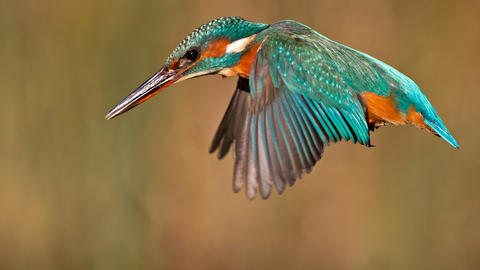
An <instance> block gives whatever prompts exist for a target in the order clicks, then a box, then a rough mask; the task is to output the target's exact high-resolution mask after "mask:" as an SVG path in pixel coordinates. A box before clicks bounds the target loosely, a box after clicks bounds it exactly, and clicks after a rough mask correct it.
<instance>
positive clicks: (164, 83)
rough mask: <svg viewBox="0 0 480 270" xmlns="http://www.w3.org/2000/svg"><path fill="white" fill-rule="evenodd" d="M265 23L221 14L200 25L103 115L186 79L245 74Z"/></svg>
mask: <svg viewBox="0 0 480 270" xmlns="http://www.w3.org/2000/svg"><path fill="white" fill-rule="evenodd" d="M267 27H268V24H262V23H254V22H249V21H245V20H243V19H241V18H238V17H224V18H220V19H216V20H213V21H210V22H208V23H206V24H204V25H202V26H200V27H199V28H197V29H196V30H194V31H193V32H192V33H191V34H190V35H188V36H187V37H186V38H185V39H184V40H183V41H182V42H181V43H180V44H179V45H178V46H177V48H175V50H173V52H172V53H171V54H170V56H169V57H168V59H167V61H166V63H165V65H164V66H163V67H162V68H161V69H160V70H159V71H158V72H157V73H155V74H154V75H153V76H152V77H151V78H150V79H148V80H147V81H146V82H145V83H143V84H142V85H141V86H140V87H138V88H137V89H136V90H135V91H134V92H132V93H131V94H130V95H128V96H127V97H126V98H125V99H123V100H122V101H121V102H120V103H119V104H118V105H117V106H115V108H113V110H112V111H110V113H108V114H107V116H106V118H107V119H111V118H113V117H115V116H118V115H120V114H122V113H124V112H126V111H128V110H130V109H132V108H133V107H135V106H137V105H139V104H140V103H142V102H144V101H146V100H147V99H149V98H151V97H152V96H153V95H155V94H157V93H159V92H160V91H162V90H163V89H165V88H167V87H168V86H170V85H172V84H174V83H176V82H180V81H184V80H186V79H190V78H194V77H198V76H203V75H209V74H221V75H224V76H234V75H239V76H243V77H247V78H248V76H249V71H250V66H251V63H252V61H253V58H254V57H255V53H256V49H257V48H258V45H259V43H258V41H256V40H255V37H256V36H257V34H258V33H259V32H261V31H262V30H264V29H265V28H267Z"/></svg>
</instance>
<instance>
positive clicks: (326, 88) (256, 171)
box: [210, 33, 370, 198]
mask: <svg viewBox="0 0 480 270" xmlns="http://www.w3.org/2000/svg"><path fill="white" fill-rule="evenodd" d="M291 42H295V43H294V44H292V43H291ZM280 44H281V45H280ZM287 44H289V45H288V46H287ZM241 80H242V78H240V80H239V82H240V81H241ZM243 80H245V79H243ZM239 85H240V83H239ZM244 88H246V87H244ZM248 92H250V93H248ZM365 113H366V111H365V106H364V104H362V101H361V98H359V96H358V95H357V94H356V93H355V92H354V91H352V89H351V88H350V87H349V86H348V84H347V83H346V82H345V81H344V79H343V78H342V76H341V75H340V74H339V73H338V72H337V71H336V70H335V68H334V67H333V66H332V63H331V62H329V61H328V59H325V58H324V57H323V56H322V54H321V52H319V50H318V48H316V47H315V46H312V44H310V43H308V42H305V41H303V40H301V39H298V38H295V37H290V36H288V35H284V34H282V33H271V34H269V35H268V37H267V38H265V39H264V40H263V42H262V44H261V46H260V48H259V50H258V53H257V56H256V58H255V60H254V62H253V65H252V70H251V74H250V79H249V87H248V89H247V91H245V89H244V90H243V91H239V90H238V88H237V91H236V92H235V95H234V98H233V99H232V102H231V104H230V106H229V109H228V110H227V113H226V115H225V118H224V120H223V121H222V124H221V125H220V128H219V130H218V131H217V135H216V136H215V139H214V142H213V144H212V147H211V149H210V151H211V152H213V151H214V150H215V149H217V147H219V149H220V150H219V152H218V154H219V158H221V157H223V156H224V155H225V154H226V152H227V151H228V148H229V146H230V144H231V143H233V145H234V147H233V148H234V158H235V173H234V190H235V191H238V190H240V189H241V188H242V186H244V185H245V186H246V192H247V197H248V198H253V197H254V196H255V194H256V190H257V188H259V189H260V193H261V195H262V197H263V198H267V197H268V196H269V194H270V192H271V189H272V186H275V189H276V190H277V192H278V193H279V194H280V193H282V192H283V190H284V189H285V186H286V184H288V185H290V186H291V185H293V183H294V182H295V180H296V179H298V178H301V177H302V176H303V175H304V174H306V173H309V172H310V171H311V170H312V167H313V166H314V165H315V163H316V162H317V161H318V160H319V159H320V158H321V157H322V154H323V150H324V147H325V146H326V145H329V144H331V143H335V142H338V141H340V140H342V139H343V140H347V141H348V140H352V141H353V142H359V143H361V144H364V145H369V144H370V138H369V132H368V127H367V122H366V119H365ZM222 149H223V150H222ZM225 149H226V151H225Z"/></svg>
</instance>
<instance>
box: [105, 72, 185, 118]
mask: <svg viewBox="0 0 480 270" xmlns="http://www.w3.org/2000/svg"><path fill="white" fill-rule="evenodd" d="M177 74H178V73H176V72H174V71H170V72H169V71H168V70H167V68H165V67H163V68H162V69H160V70H159V71H158V72H157V73H155V75H153V76H152V77H151V78H150V79H148V80H147V81H146V82H144V83H143V84H142V85H140V87H138V88H137V90H135V91H133V92H132V93H131V94H130V95H128V96H127V97H126V98H124V99H123V100H122V101H120V103H118V104H117V106H115V108H113V109H112V110H111V111H110V112H109V113H108V114H107V116H105V118H107V119H112V118H114V117H116V116H118V115H120V114H122V113H124V112H127V111H129V110H131V109H133V108H134V107H135V106H137V105H139V104H140V103H142V102H144V101H146V100H147V99H149V98H151V97H153V96H154V95H155V94H157V93H159V92H160V91H162V90H163V89H165V88H167V87H168V86H170V85H172V84H173V83H174V82H175V81H177V80H178V79H179V77H180V76H175V75H177Z"/></svg>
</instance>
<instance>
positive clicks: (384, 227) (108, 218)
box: [0, 0, 480, 269]
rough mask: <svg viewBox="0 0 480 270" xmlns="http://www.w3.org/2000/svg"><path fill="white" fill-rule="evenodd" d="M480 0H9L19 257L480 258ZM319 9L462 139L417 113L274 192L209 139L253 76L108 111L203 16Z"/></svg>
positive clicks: (284, 263)
mask: <svg viewBox="0 0 480 270" xmlns="http://www.w3.org/2000/svg"><path fill="white" fill-rule="evenodd" d="M478 14H480V2H479V1H475V0H471V1H468V0H459V1H449V0H438V1H426V0H423V1H422V0H420V1H417V0H416V1H413V0H370V1H346V0H337V1H325V0H315V1H313V0H312V1H291V0H290V1H286V0H278V1H251V0H245V1H238V2H237V1H223V2H222V1H211V0H199V1H184V0H177V1H159V0H157V1H148V0H140V1H138V0H127V1H109V0H107V1H93V0H83V1H79V0H73V1H59V0H45V1H38V0H16V1H13V0H6V1H2V2H1V3H0V101H1V105H0V127H1V128H0V268H1V269H480V256H478V255H479V254H480V161H479V158H480V142H479V139H478V138H479V135H478V134H480V121H479V112H480V106H479V100H480V91H479V90H480V54H479V52H480V16H478ZM222 16H241V17H243V18H245V19H248V20H252V21H258V22H264V23H272V22H275V21H279V20H283V19H292V20H296V21H299V22H302V23H304V24H306V25H308V26H310V27H312V28H313V29H315V30H317V31H318V32H320V33H322V34H323V35H325V36H327V37H329V38H331V39H333V40H335V41H338V42H340V43H342V44H345V45H347V46H350V47H352V48H355V49H357V50H360V51H363V52H365V53H368V54H370V55H372V56H374V57H376V58H378V59H380V60H382V61H384V62H386V63H388V64H390V65H392V66H393V67H395V68H397V69H398V70H400V71H401V72H403V73H404V74H406V75H407V76H409V77H411V78H412V79H413V80H414V81H415V82H416V83H417V84H418V85H419V86H420V88H421V89H422V90H423V92H424V93H425V94H426V95H427V97H428V98H429V100H430V102H431V103H432V104H433V105H434V107H435V108H436V110H437V112H438V114H439V115H440V117H441V118H442V119H443V121H444V123H445V124H446V126H447V127H448V129H449V130H450V132H451V133H452V135H453V136H454V137H455V138H456V139H457V141H458V142H459V144H460V149H459V150H457V149H454V148H453V147H451V146H450V145H449V144H448V143H446V142H445V141H443V140H441V139H439V138H436V137H435V136H432V135H431V134H428V133H427V132H424V131H421V130H418V129H416V128H414V127H412V126H408V127H385V128H381V129H379V130H377V131H375V132H374V133H372V144H374V145H376V147H373V148H366V147H363V146H360V145H354V144H352V143H350V142H348V143H345V142H341V143H338V144H335V145H333V146H330V147H328V148H327V149H326V152H325V155H324V157H323V159H322V160H321V161H320V162H319V163H318V164H317V166H316V167H315V168H314V170H313V172H312V173H311V174H310V175H307V176H305V177H304V179H302V180H299V181H297V183H296V184H295V185H294V186H293V187H292V188H287V189H286V191H285V193H284V194H283V195H281V196H278V195H276V194H272V196H270V198H269V199H268V200H265V201H264V200H262V199H261V198H260V197H259V196H258V197H257V198H256V199H255V200H253V201H248V200H247V199H246V198H245V196H244V194H243V191H242V192H241V193H240V194H234V193H233V192H232V187H231V186H232V170H233V161H232V159H231V155H230V154H229V155H228V157H227V158H225V160H222V161H218V160H217V159H216V156H215V155H209V154H208V153H207V150H208V146H209V144H210V141H211V139H212V137H213V134H214V132H215V131H216V128H217V126H218V124H219V123H220V120H221V118H222V116H223V113H224V111H225V109H226V107H227V105H228V102H229V100H230V98H231V95H232V93H233V90H234V87H235V84H236V80H235V79H231V78H229V79H222V78H221V77H220V76H207V77H202V78H197V79H193V80H189V81H186V82H182V83H180V84H178V85H174V86H172V87H170V88H168V89H167V90H165V91H163V92H162V93H161V94H159V95H157V96H156V97H155V98H153V99H152V100H149V101H148V102H146V103H145V104H142V105H141V106H140V107H138V108H136V109H134V110H132V111H130V112H128V113H127V114H125V115H122V116H120V117H118V118H115V119H113V120H110V121H106V120H105V119H104V116H105V115H106V113H108V112H109V110H110V109H111V108H113V106H114V105H116V104H117V103H118V102H119V101H120V100H121V99H123V98H124V97H125V96H126V95H127V94H129V93H130V92H131V91H133V90H134V89H135V88H136V87H137V86H139V85H140V84H141V83H142V82H143V81H145V80H146V79H148V78H149V77H150V76H151V75H153V74H154V73H155V72H156V71H157V70H158V69H159V68H160V67H161V66H162V65H163V64H164V61H165V59H166V58H167V57H168V55H169V54H170V52H171V51H172V50H173V49H174V48H175V47H176V46H177V44H178V43H179V42H180V41H181V40H182V39H183V38H184V37H185V36H187V35H188V34H189V33H190V32H191V31H192V30H193V29H195V28H196V27H198V26H199V25H201V24H203V23H205V22H207V21H210V20H212V19H215V18H218V17H222Z"/></svg>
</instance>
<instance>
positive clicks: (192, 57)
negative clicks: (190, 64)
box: [185, 49, 198, 61]
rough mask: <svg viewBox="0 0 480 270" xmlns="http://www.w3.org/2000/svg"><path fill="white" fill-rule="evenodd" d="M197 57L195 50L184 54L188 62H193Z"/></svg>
mask: <svg viewBox="0 0 480 270" xmlns="http://www.w3.org/2000/svg"><path fill="white" fill-rule="evenodd" d="M197 57H198V51H197V49H190V50H188V51H187V53H186V54H185V58H186V59H187V60H190V61H195V60H196V59H197Z"/></svg>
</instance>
